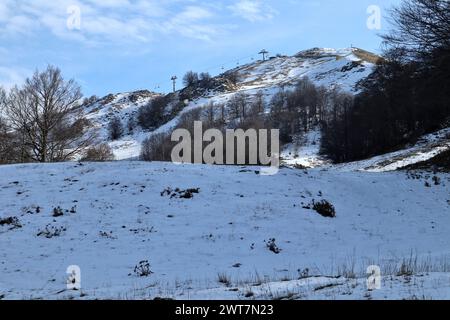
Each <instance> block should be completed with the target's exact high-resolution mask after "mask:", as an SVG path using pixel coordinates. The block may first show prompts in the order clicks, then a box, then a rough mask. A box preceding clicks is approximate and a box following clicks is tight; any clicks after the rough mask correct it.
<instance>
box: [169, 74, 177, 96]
mask: <svg viewBox="0 0 450 320" xmlns="http://www.w3.org/2000/svg"><path fill="white" fill-rule="evenodd" d="M177 79H178V77H177V76H173V77H172V78H170V80H172V82H173V92H174V93H175V92H176V91H177V90H176V89H177V88H176V86H177Z"/></svg>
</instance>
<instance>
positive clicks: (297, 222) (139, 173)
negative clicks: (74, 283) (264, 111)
mask: <svg viewBox="0 0 450 320" xmlns="http://www.w3.org/2000/svg"><path fill="white" fill-rule="evenodd" d="M258 170H259V168H251V167H225V166H220V167H218V166H203V165H174V164H169V163H143V162H127V161H122V162H114V163H99V164H93V163H86V164H77V163H62V164H30V165H12V166H1V167H0V175H1V176H2V179H1V181H0V190H2V191H1V193H0V243H1V250H0V299H23V298H27V299H29V298H31V299H68V298H75V299H97V298H100V299H102V298H114V299H153V298H155V297H169V298H176V299H199V298H200V299H386V298H391V299H450V291H449V290H448V284H449V281H450V247H449V243H450V229H449V228H450V227H449V226H450V175H449V174H430V173H426V172H411V173H407V172H389V173H369V172H354V171H350V172H345V171H337V170H326V169H325V170H324V169H315V170H309V171H307V172H306V171H304V170H297V169H289V168H283V169H281V171H280V172H279V174H277V175H275V176H262V175H259V174H257V172H255V171H258ZM426 183H427V185H426ZM177 188H179V189H178V190H177ZM197 188H198V189H197ZM189 189H192V190H189ZM320 200H328V201H330V202H331V203H332V204H333V205H334V207H335V209H336V218H325V217H322V216H321V215H319V214H318V213H317V212H315V211H314V210H312V209H311V205H312V202H313V201H315V202H318V201H320ZM147 263H148V265H147ZM71 265H77V266H79V267H80V268H81V287H82V290H81V291H73V290H67V289H66V279H67V276H68V275H67V274H66V270H67V267H68V266H71ZM370 265H378V266H379V267H380V268H381V272H382V283H381V289H379V290H373V291H370V290H368V288H367V285H366V278H367V274H366V271H367V267H368V266H370Z"/></svg>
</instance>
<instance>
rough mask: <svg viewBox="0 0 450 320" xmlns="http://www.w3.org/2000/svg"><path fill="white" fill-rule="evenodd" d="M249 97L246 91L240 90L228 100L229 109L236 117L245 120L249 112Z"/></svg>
mask: <svg viewBox="0 0 450 320" xmlns="http://www.w3.org/2000/svg"><path fill="white" fill-rule="evenodd" d="M247 99H248V96H247V95H246V94H245V93H242V92H238V93H236V94H235V95H234V96H232V97H231V98H230V100H229V101H228V106H227V107H228V109H229V110H230V111H231V114H232V117H233V118H234V119H237V118H239V120H241V121H242V120H244V119H245V117H246V113H247Z"/></svg>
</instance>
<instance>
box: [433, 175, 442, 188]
mask: <svg viewBox="0 0 450 320" xmlns="http://www.w3.org/2000/svg"><path fill="white" fill-rule="evenodd" d="M433 182H434V185H435V186H438V185H440V184H441V178H439V177H438V176H434V177H433Z"/></svg>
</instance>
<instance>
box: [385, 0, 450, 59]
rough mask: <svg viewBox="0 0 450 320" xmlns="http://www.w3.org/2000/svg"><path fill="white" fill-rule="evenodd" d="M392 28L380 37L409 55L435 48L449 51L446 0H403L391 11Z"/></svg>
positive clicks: (449, 9)
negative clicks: (404, 48)
mask: <svg viewBox="0 0 450 320" xmlns="http://www.w3.org/2000/svg"><path fill="white" fill-rule="evenodd" d="M391 22H392V25H393V30H392V31H391V32H390V33H389V34H388V35H385V36H383V38H384V39H385V40H386V42H387V44H389V45H391V46H394V47H396V46H400V47H406V48H407V49H408V50H409V52H410V53H412V54H413V55H418V54H419V55H420V54H423V53H427V52H428V53H429V52H430V51H432V50H434V49H437V48H441V49H442V48H445V49H446V50H447V52H448V51H449V50H450V1H448V0H404V1H403V2H402V4H401V5H400V6H398V7H395V8H394V9H392V11H391Z"/></svg>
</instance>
